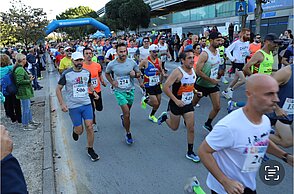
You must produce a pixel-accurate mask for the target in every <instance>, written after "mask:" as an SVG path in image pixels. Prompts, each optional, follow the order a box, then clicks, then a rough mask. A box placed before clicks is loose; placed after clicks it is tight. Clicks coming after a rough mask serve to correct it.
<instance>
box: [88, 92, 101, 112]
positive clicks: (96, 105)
mask: <svg viewBox="0 0 294 194" xmlns="http://www.w3.org/2000/svg"><path fill="white" fill-rule="evenodd" d="M97 94H98V96H99V99H98V100H96V99H94V98H95V97H94V95H93V94H89V97H90V99H91V104H92V107H93V111H94V110H95V109H96V110H97V111H102V109H103V105H102V95H101V92H97ZM94 103H95V109H94Z"/></svg>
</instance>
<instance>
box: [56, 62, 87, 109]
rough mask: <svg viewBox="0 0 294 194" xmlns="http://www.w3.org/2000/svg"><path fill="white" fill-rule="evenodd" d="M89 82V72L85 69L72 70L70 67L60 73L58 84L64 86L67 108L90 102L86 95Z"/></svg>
mask: <svg viewBox="0 0 294 194" xmlns="http://www.w3.org/2000/svg"><path fill="white" fill-rule="evenodd" d="M89 83H91V74H90V72H89V71H88V70H86V69H82V71H74V70H73V68H70V69H68V70H66V71H64V72H63V73H62V75H61V78H60V80H59V81H58V84H59V85H63V86H65V91H66V99H67V106H68V108H77V107H80V106H83V105H88V104H91V100H90V98H89V95H88V84H89Z"/></svg>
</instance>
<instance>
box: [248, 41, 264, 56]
mask: <svg viewBox="0 0 294 194" xmlns="http://www.w3.org/2000/svg"><path fill="white" fill-rule="evenodd" d="M259 49H261V43H257V44H256V43H254V42H253V43H251V44H250V45H249V52H250V58H251V57H252V56H253V55H254V54H255V53H256V52H257V51H258V50H259Z"/></svg>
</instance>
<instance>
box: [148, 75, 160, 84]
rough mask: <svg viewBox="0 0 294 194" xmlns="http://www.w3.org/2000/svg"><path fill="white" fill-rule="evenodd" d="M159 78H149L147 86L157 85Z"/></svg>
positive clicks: (155, 76) (156, 76)
mask: <svg viewBox="0 0 294 194" xmlns="http://www.w3.org/2000/svg"><path fill="white" fill-rule="evenodd" d="M159 81H160V80H159V76H158V75H154V76H149V86H155V85H157V84H158V82H159Z"/></svg>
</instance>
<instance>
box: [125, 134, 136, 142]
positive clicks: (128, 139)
mask: <svg viewBox="0 0 294 194" xmlns="http://www.w3.org/2000/svg"><path fill="white" fill-rule="evenodd" d="M126 143H127V144H128V145H131V144H133V143H134V140H133V138H132V134H131V133H128V134H126Z"/></svg>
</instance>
